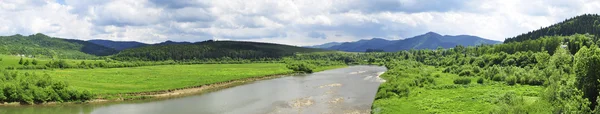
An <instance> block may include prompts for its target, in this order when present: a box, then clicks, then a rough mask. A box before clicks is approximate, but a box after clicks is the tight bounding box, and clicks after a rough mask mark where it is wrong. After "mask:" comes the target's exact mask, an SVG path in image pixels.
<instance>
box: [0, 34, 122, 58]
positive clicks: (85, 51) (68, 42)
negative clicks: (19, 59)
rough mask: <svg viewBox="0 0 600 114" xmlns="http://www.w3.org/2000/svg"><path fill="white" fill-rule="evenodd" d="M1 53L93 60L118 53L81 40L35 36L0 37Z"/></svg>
mask: <svg viewBox="0 0 600 114" xmlns="http://www.w3.org/2000/svg"><path fill="white" fill-rule="evenodd" d="M0 45H1V46H0V53H2V54H12V55H16V54H21V55H27V56H36V57H40V56H44V57H58V58H93V57H95V56H94V55H96V56H105V55H111V54H115V53H117V51H116V50H114V49H111V48H107V47H104V46H100V45H97V44H93V43H90V42H86V41H81V40H72V39H60V38H53V37H49V36H46V35H44V34H40V33H38V34H35V35H29V36H22V35H18V34H17V35H13V36H0Z"/></svg>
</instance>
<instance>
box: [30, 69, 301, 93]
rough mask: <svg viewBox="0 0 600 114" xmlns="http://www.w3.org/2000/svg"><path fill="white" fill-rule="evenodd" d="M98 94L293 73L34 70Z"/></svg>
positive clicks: (231, 70)
mask: <svg viewBox="0 0 600 114" xmlns="http://www.w3.org/2000/svg"><path fill="white" fill-rule="evenodd" d="M33 72H36V73H42V74H49V75H50V76H52V77H53V78H54V79H56V80H61V81H65V82H67V83H68V84H69V85H71V86H72V87H73V88H76V89H83V90H89V91H91V92H93V93H95V94H118V93H134V92H148V91H159V90H170V89H177V88H185V87H191V86H200V85H206V84H212V83H218V82H225V81H229V80H237V79H244V78H253V77H262V76H268V75H280V74H290V73H292V72H293V71H292V70H289V69H287V68H286V67H285V64H200V65H160V66H144V67H132V68H109V69H62V70H58V69H57V70H33Z"/></svg>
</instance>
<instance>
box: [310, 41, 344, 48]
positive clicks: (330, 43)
mask: <svg viewBox="0 0 600 114" xmlns="http://www.w3.org/2000/svg"><path fill="white" fill-rule="evenodd" d="M340 44H342V43H341V42H329V43H325V44H321V45H314V46H305V47H307V48H330V47H333V46H337V45H340Z"/></svg>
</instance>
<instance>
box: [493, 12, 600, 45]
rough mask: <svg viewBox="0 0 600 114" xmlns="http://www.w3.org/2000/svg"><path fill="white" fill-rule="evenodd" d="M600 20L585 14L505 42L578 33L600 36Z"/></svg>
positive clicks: (596, 15)
mask: <svg viewBox="0 0 600 114" xmlns="http://www.w3.org/2000/svg"><path fill="white" fill-rule="evenodd" d="M599 20H600V16H599V15H598V14H584V15H580V16H577V17H573V18H570V19H567V20H565V21H563V22H560V23H557V24H554V25H551V26H548V27H544V28H540V29H539V30H535V31H531V32H528V33H525V34H521V35H518V36H516V37H513V38H508V39H506V40H505V41H504V42H505V43H509V42H522V41H527V40H535V39H538V38H540V37H542V36H555V35H564V36H568V35H573V34H577V33H578V34H585V33H589V34H592V35H596V36H600V32H598V30H600V26H597V25H598V21H599Z"/></svg>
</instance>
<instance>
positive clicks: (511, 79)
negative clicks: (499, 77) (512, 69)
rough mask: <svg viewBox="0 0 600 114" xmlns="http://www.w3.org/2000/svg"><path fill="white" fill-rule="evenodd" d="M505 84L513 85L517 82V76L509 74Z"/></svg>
mask: <svg viewBox="0 0 600 114" xmlns="http://www.w3.org/2000/svg"><path fill="white" fill-rule="evenodd" d="M506 84H508V85H515V84H517V77H516V76H509V77H508V78H506Z"/></svg>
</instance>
